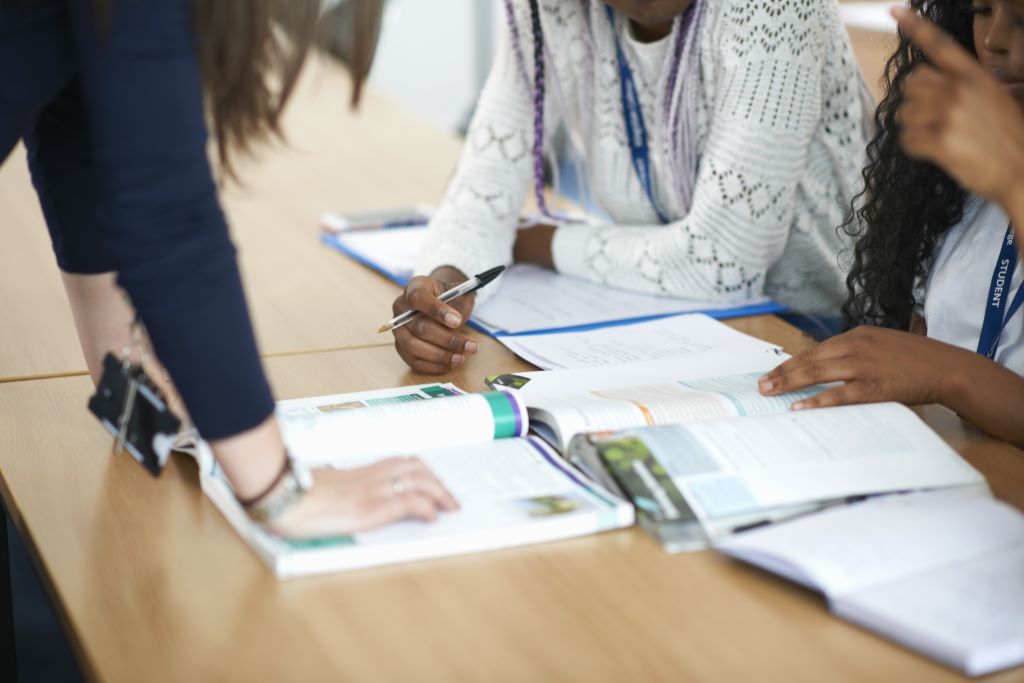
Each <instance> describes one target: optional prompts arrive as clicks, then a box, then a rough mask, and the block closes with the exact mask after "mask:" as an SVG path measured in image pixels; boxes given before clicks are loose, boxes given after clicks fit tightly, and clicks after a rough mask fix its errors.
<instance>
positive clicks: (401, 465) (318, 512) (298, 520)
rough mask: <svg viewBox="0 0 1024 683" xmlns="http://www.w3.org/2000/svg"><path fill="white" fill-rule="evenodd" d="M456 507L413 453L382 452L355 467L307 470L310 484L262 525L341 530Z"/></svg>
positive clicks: (280, 529)
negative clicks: (388, 455)
mask: <svg viewBox="0 0 1024 683" xmlns="http://www.w3.org/2000/svg"><path fill="white" fill-rule="evenodd" d="M458 509H459V504H458V502H456V500H455V498H454V497H453V496H452V494H451V493H450V492H449V491H448V489H446V488H445V487H444V484H442V483H441V481H440V480H439V479H438V478H437V477H436V476H434V473H433V472H431V471H430V470H429V469H428V468H427V466H426V465H424V464H423V462H422V461H420V459H419V458H388V459H387V460H381V461H380V462H376V463H374V464H372V465H369V466H367V467H359V468H356V469H350V470H345V469H330V468H321V469H316V470H313V488H312V490H310V491H309V493H307V494H306V496H305V497H304V498H303V499H302V500H301V501H300V502H299V503H298V504H297V505H296V506H295V507H293V508H291V509H290V510H288V511H286V512H285V513H284V515H282V516H281V517H280V518H279V519H277V520H275V521H274V522H272V523H270V524H268V528H269V529H270V530H271V531H273V532H274V533H275V534H277V535H279V536H283V537H285V538H323V537H330V536H345V535H348V534H352V533H356V532H359V531H366V530H368V529H373V528H376V527H379V526H383V525H385V524H390V523H391V522H395V521H398V520H400V519H419V520H422V521H425V522H432V521H434V520H435V519H437V516H438V513H439V512H453V511H455V510H458Z"/></svg>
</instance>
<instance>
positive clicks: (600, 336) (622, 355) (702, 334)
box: [499, 314, 778, 370]
mask: <svg viewBox="0 0 1024 683" xmlns="http://www.w3.org/2000/svg"><path fill="white" fill-rule="evenodd" d="M499 340H500V341H501V343H502V344H504V345H505V346H507V347H508V348H509V349H511V350H512V352H513V353H515V354H516V355H517V356H519V357H521V358H523V359H524V360H527V361H529V362H531V363H533V364H534V365H536V366H537V367H540V368H543V369H545V370H562V369H568V368H585V367H599V366H608V365H621V364H623V363H638V362H644V361H657V360H662V359H666V358H676V357H680V356H689V355H694V354H702V353H706V352H708V351H722V350H730V351H740V352H742V351H753V352H758V351H762V350H769V351H770V350H773V349H776V348H778V347H776V346H775V345H774V344H769V343H768V342H765V341H762V340H760V339H757V338H756V337H751V336H750V335H746V334H743V333H742V332H737V331H736V330H734V329H732V328H731V327H729V326H728V325H725V324H723V323H720V322H718V321H717V320H715V319H714V318H710V317H708V316H706V315H701V314H690V315H676V316H671V317H668V318H658V319H657V320H649V321H647V322H641V323H634V324H631V325H616V326H614V327H602V328H598V329H593V330H586V331H582V332H559V333H555V334H532V335H526V336H518V337H499Z"/></svg>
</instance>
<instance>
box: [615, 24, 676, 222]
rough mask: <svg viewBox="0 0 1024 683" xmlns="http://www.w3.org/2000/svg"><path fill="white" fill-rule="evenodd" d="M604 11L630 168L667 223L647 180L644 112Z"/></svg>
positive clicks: (648, 173) (647, 154)
mask: <svg viewBox="0 0 1024 683" xmlns="http://www.w3.org/2000/svg"><path fill="white" fill-rule="evenodd" d="M605 10H607V12H608V21H609V22H611V25H612V38H614V40H615V56H616V58H617V59H618V62H619V91H620V93H619V94H620V95H621V97H622V117H623V120H624V121H625V123H626V137H627V138H628V139H627V144H629V151H630V154H632V156H633V169H634V170H635V171H636V176H637V178H638V179H639V180H640V184H641V185H642V186H643V188H644V192H646V193H647V198H648V199H649V200H650V201H651V206H652V207H654V212H655V213H656V214H658V220H659V221H661V223H662V225H664V224H665V223H668V222H669V221H668V218H667V217H666V216H665V213H664V212H663V211H662V210H661V207H660V206H658V201H657V200H656V199H655V198H654V184H653V180H652V179H651V150H650V146H649V145H648V144H647V126H646V124H645V123H644V113H643V111H642V110H641V109H640V97H639V95H638V94H637V89H636V79H635V78H633V70H632V69H630V68H629V63H628V62H627V61H626V55H625V53H624V52H623V51H622V45H621V43H619V35H618V33H616V30H615V15H614V13H613V12H612V8H611V7H609V6H607V5H606V6H605Z"/></svg>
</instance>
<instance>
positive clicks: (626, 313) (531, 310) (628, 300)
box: [322, 227, 784, 338]
mask: <svg viewBox="0 0 1024 683" xmlns="http://www.w3.org/2000/svg"><path fill="white" fill-rule="evenodd" d="M425 234H426V229H425V228H423V227H408V228H391V229H386V230H356V231H340V232H339V231H328V232H326V233H325V234H324V235H323V236H322V240H323V242H324V243H325V244H328V245H330V246H332V247H334V248H335V249H338V250H339V251H341V252H342V253H344V254H346V255H348V256H349V257H351V258H353V259H355V260H356V261H358V262H360V263H362V264H363V265H366V266H368V267H370V268H372V269H374V270H376V271H378V272H379V273H381V274H383V275H384V276H385V277H387V278H389V279H391V280H392V281H394V282H397V283H399V284H403V285H404V284H405V283H406V282H408V280H409V278H410V277H412V274H413V269H414V268H415V264H416V256H417V254H418V253H419V250H420V246H421V245H422V243H423V239H424V236H425ZM494 265H499V264H494ZM467 275H474V273H467ZM494 286H496V287H498V290H497V292H496V293H495V294H494V296H492V297H491V298H490V299H488V300H487V301H486V302H484V303H482V304H481V305H480V306H479V307H477V309H476V310H475V311H474V312H473V316H472V319H471V321H470V324H472V325H473V326H475V327H476V328H478V329H480V330H481V331H483V332H485V333H487V334H490V335H491V336H495V337H498V338H501V337H504V336H507V335H520V334H529V333H538V332H555V331H566V330H579V329H581V328H584V329H585V328H590V327H593V326H606V325H619V324H625V323H629V322H638V321H642V320H647V319H652V318H657V317H662V316H668V315H676V314H679V313H694V312H704V313H708V314H710V315H712V316H714V317H732V316H739V315H754V314H758V313H775V312H778V311H781V310H784V307H783V306H780V305H778V304H775V303H773V302H772V301H770V300H769V299H767V298H758V299H753V300H750V301H746V302H744V303H743V304H740V305H736V304H721V303H714V302H708V301H695V300H688V299H678V298H672V297H662V296H653V295H648V294H638V293H636V292H628V291H625V290H620V289H614V288H611V287H607V286H605V285H601V284H597V283H594V282H589V281H587V280H583V279H580V278H575V277H570V276H567V275H560V274H558V273H555V272H553V271H550V270H547V269H545V268H540V267H538V266H531V265H523V264H516V265H513V266H512V267H510V268H509V269H508V270H507V271H505V274H504V275H502V276H501V278H500V279H499V280H498V281H497V283H496V284H495V285H494Z"/></svg>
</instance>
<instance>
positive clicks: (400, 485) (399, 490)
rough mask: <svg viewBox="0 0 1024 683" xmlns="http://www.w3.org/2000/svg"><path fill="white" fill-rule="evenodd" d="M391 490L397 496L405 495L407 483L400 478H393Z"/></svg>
mask: <svg viewBox="0 0 1024 683" xmlns="http://www.w3.org/2000/svg"><path fill="white" fill-rule="evenodd" d="M391 490H392V491H393V492H394V494H395V495H396V496H400V495H402V494H403V493H405V482H404V481H402V480H401V479H399V478H398V477H391Z"/></svg>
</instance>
